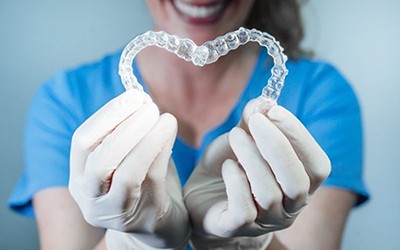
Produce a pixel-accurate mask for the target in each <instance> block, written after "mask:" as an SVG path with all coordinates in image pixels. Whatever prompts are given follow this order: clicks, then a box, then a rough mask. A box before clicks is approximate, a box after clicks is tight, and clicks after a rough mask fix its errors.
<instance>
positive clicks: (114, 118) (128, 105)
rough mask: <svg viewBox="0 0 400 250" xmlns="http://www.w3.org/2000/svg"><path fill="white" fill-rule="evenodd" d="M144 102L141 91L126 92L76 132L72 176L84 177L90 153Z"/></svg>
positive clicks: (72, 147) (73, 139)
mask: <svg viewBox="0 0 400 250" xmlns="http://www.w3.org/2000/svg"><path fill="white" fill-rule="evenodd" d="M143 102H144V94H143V93H141V91H138V90H134V89H132V90H129V91H126V92H124V93H122V94H121V95H119V96H117V97H116V98H114V99H112V100H111V101H109V102H108V103H107V104H106V105H104V106H103V107H102V108H101V109H100V110H98V111H97V112H96V113H94V114H93V115H92V116H91V117H89V119H87V120H86V121H85V122H84V123H83V124H82V125H81V126H80V127H79V128H78V129H77V130H76V131H75V133H74V135H73V138H72V142H71V159H70V163H71V164H70V165H71V175H73V176H77V175H82V173H83V170H84V166H85V163H86V159H87V156H88V155H89V153H90V152H92V151H93V150H94V149H95V148H96V147H97V146H98V145H99V144H100V142H101V141H102V140H103V139H104V138H105V137H106V136H107V135H108V134H109V133H110V132H111V131H113V130H114V129H115V127H117V126H118V124H120V123H121V122H122V121H124V120H125V119H126V118H128V117H129V116H130V115H132V114H133V113H135V112H136V111H137V110H138V109H139V108H140V107H141V106H142V104H143Z"/></svg>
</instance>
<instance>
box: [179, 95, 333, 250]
mask: <svg viewBox="0 0 400 250" xmlns="http://www.w3.org/2000/svg"><path fill="white" fill-rule="evenodd" d="M265 101H266V100H265V99H264V98H258V99H255V100H252V101H251V102H250V103H249V104H248V105H247V106H246V108H245V111H244V113H243V118H242V121H241V124H240V127H235V128H233V129H232V130H231V131H230V132H229V133H227V134H224V135H222V136H220V137H219V138H217V139H216V140H215V141H214V142H213V143H212V144H211V145H210V146H209V148H208V149H207V150H206V152H205V154H204V156H203V158H202V159H201V160H200V162H199V164H198V166H196V168H195V170H194V172H193V173H192V175H191V177H190V179H189V180H188V182H187V184H186V185H185V188H184V199H185V203H186V207H187V209H188V211H189V214H190V217H191V219H192V223H193V230H194V231H193V236H192V243H193V245H194V246H195V247H196V248H197V249H265V248H266V247H267V246H268V244H269V241H270V239H271V238H272V234H271V232H273V231H276V230H280V229H283V228H286V227H288V226H290V225H291V224H292V223H293V221H294V220H295V218H296V216H297V215H298V214H299V212H300V210H301V208H302V207H304V206H305V205H306V203H307V200H308V199H309V197H310V196H311V195H312V194H313V193H314V191H315V190H316V189H317V188H318V186H319V185H320V184H321V183H322V182H323V181H324V179H325V178H326V177H327V176H328V174H329V172H330V161H329V158H328V157H327V155H326V154H325V153H324V151H323V150H322V149H321V148H320V146H319V145H318V144H317V142H316V141H315V140H314V139H313V137H312V136H311V135H310V134H309V133H308V131H307V129H306V128H305V127H304V126H303V125H302V124H301V122H300V121H299V120H298V119H297V118H296V117H295V116H294V115H292V114H291V113H290V112H289V111H287V110H286V109H284V108H283V107H280V106H274V107H272V108H271V109H270V110H269V111H267V110H265V108H266V107H268V105H267V104H268V103H266V102H265ZM263 113H264V114H263Z"/></svg>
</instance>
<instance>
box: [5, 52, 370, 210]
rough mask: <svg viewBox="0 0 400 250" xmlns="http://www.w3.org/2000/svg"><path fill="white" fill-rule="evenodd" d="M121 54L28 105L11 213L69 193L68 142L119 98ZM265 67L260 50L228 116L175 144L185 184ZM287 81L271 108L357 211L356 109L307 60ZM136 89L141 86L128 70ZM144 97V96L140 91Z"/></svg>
mask: <svg viewBox="0 0 400 250" xmlns="http://www.w3.org/2000/svg"><path fill="white" fill-rule="evenodd" d="M120 54H121V51H119V52H117V53H114V54H112V55H109V56H107V57H105V58H103V59H102V60H100V61H98V62H96V63H92V64H87V65H83V66H80V67H78V68H75V69H72V70H67V71H62V72H59V73H58V74H56V75H55V76H54V77H53V78H51V79H50V80H49V81H47V82H45V83H43V84H42V85H41V87H40V88H39V89H38V91H37V93H36V94H35V96H34V97H33V100H32V103H31V105H30V109H29V113H28V119H27V124H26V130H25V144H24V156H25V158H24V159H25V170H24V173H23V175H22V176H21V178H20V180H19V182H18V183H17V184H16V187H15V189H14V191H13V193H12V194H11V196H10V198H9V206H10V207H11V208H12V209H13V210H15V211H16V212H18V213H20V214H23V215H26V216H31V217H32V216H34V211H33V208H32V197H33V196H34V195H35V193H36V192H38V191H40V190H42V189H45V188H49V187H57V186H64V187H66V186H67V185H68V179H69V154H70V144H71V138H72V135H73V133H74V131H75V130H76V128H77V127H79V126H80V125H81V124H82V123H83V122H84V121H85V120H86V119H87V118H88V117H89V116H91V115H92V114H93V113H94V112H95V111H97V110H98V109H99V108H100V107H102V106H103V105H104V104H106V103H107V102H108V101H109V100H111V99H112V98H114V97H116V96H117V95H119V94H121V93H122V92H123V91H124V88H123V86H122V83H121V81H120V78H119V76H118V63H119V58H120ZM271 66H272V61H271V60H270V58H269V57H268V55H267V52H266V50H265V48H263V49H261V50H260V54H259V58H258V60H257V63H256V65H255V67H254V69H253V73H252V75H251V77H250V79H249V81H248V83H247V85H246V87H245V89H244V90H243V93H242V95H241V97H240V98H239V99H238V100H237V102H236V104H235V106H234V107H233V109H232V111H231V113H230V115H229V116H228V117H227V119H226V120H225V121H223V122H222V123H221V124H220V125H218V126H216V127H215V128H213V129H211V130H210V131H209V132H208V133H207V134H206V135H205V136H204V138H203V141H202V144H201V146H200V147H199V148H193V147H191V146H189V145H187V144H185V143H184V142H183V141H182V140H181V139H180V138H179V137H178V138H177V140H176V142H175V145H174V148H173V159H174V161H175V164H176V167H177V171H178V174H179V177H180V180H181V182H182V183H183V184H184V183H185V182H186V181H187V179H188V178H189V176H190V174H191V172H192V170H193V168H194V167H195V165H196V163H197V162H198V160H199V159H200V157H201V156H202V154H203V152H204V150H205V148H206V147H207V146H208V145H209V144H210V143H211V142H212V141H213V140H214V139H215V138H216V137H218V136H219V135H221V134H223V133H225V132H228V131H229V130H230V129H231V128H232V127H234V126H235V125H236V124H237V123H238V122H239V120H240V118H241V114H242V111H243V109H244V106H245V105H246V103H247V102H248V101H249V100H251V99H252V98H255V97H257V96H259V95H260V94H261V91H262V88H263V87H264V86H265V84H266V82H267V79H268V78H269V76H270V70H271ZM287 67H288V69H289V74H288V76H287V78H286V81H285V87H284V88H283V90H282V93H281V96H280V98H279V100H278V103H279V104H280V105H282V106H284V107H285V108H286V109H288V110H290V111H291V112H292V113H293V114H294V115H296V116H297V117H298V118H299V119H300V120H301V122H302V123H303V124H304V125H305V126H306V127H307V129H308V130H309V131H310V133H311V134H312V135H313V136H314V138H315V139H316V140H317V142H318V143H319V144H320V145H321V147H322V148H323V149H324V150H325V152H326V153H327V154H328V156H329V158H330V159H331V164H332V171H331V174H330V176H329V177H328V178H327V180H326V181H325V182H324V184H323V185H325V186H333V187H338V188H344V189H347V190H350V191H353V192H354V193H356V194H358V197H359V199H358V204H361V203H362V202H364V201H365V200H366V199H367V198H368V192H367V190H366V188H365V185H364V182H363V174H362V167H363V145H362V142H363V141H362V124H361V115H360V107H359V104H358V101H357V98H356V96H355V94H354V92H353V90H352V88H351V86H350V85H349V84H348V82H347V81H346V80H345V79H344V78H343V77H342V75H341V74H340V73H339V72H338V71H337V70H336V69H335V68H333V67H332V66H330V65H328V64H326V63H324V62H320V61H313V60H309V59H305V58H302V59H300V60H298V61H288V62H287ZM133 68H134V71H135V75H136V76H137V77H138V80H139V82H141V83H143V80H142V78H141V76H140V72H139V71H138V68H137V65H136V64H135V63H134V65H133ZM144 89H145V91H147V92H148V89H147V87H146V85H144Z"/></svg>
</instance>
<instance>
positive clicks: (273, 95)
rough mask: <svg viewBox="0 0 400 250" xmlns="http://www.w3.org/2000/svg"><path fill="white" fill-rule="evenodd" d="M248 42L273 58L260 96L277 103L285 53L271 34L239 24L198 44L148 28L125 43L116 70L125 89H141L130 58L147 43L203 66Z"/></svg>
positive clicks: (285, 69)
mask: <svg viewBox="0 0 400 250" xmlns="http://www.w3.org/2000/svg"><path fill="white" fill-rule="evenodd" d="M248 42H257V43H258V44H260V45H261V46H263V47H266V48H267V51H268V54H269V55H270V56H271V57H272V58H273V61H274V66H273V67H272V69H271V77H270V78H269V79H268V82H267V84H266V86H265V87H264V88H263V91H262V93H261V96H263V97H266V98H267V99H270V101H273V102H274V103H276V101H277V99H278V97H279V95H280V93H281V90H282V88H283V85H284V82H285V77H286V75H287V74H288V70H287V68H286V65H285V63H286V61H287V56H286V55H285V54H284V53H283V48H282V47H281V46H280V44H279V42H278V41H276V40H275V38H274V37H273V36H271V35H270V34H268V33H266V32H261V31H259V30H256V29H251V30H249V29H246V28H240V29H238V30H237V31H234V32H229V33H227V34H225V35H223V36H220V37H217V38H216V39H214V40H213V41H208V42H206V43H204V44H203V45H201V46H197V45H196V44H195V43H194V42H193V41H192V40H190V39H186V38H185V39H182V38H179V37H178V36H175V35H170V34H167V33H165V32H163V31H158V32H155V31H148V32H146V33H143V34H141V35H138V36H137V37H135V38H134V39H133V40H132V41H130V42H129V43H128V45H127V46H126V47H125V49H124V51H123V52H122V55H121V59H120V63H119V71H118V73H119V75H120V77H121V81H122V83H123V85H124V87H125V89H130V88H135V89H140V90H143V87H142V85H141V84H140V83H139V82H138V81H137V78H136V77H135V75H134V74H133V69H132V62H133V59H134V58H135V56H136V55H137V54H138V53H139V52H140V51H141V50H142V49H144V48H146V47H148V46H157V47H160V48H165V49H166V50H168V51H170V52H172V53H175V54H176V55H177V56H178V57H180V58H182V59H184V60H186V61H191V62H192V63H193V64H194V65H196V66H204V65H206V64H211V63H213V62H215V61H217V60H218V58H219V57H221V56H224V55H226V54H227V53H228V52H229V51H231V50H234V49H237V48H238V47H239V46H240V45H244V44H246V43H248Z"/></svg>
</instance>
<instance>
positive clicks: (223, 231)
mask: <svg viewBox="0 0 400 250" xmlns="http://www.w3.org/2000/svg"><path fill="white" fill-rule="evenodd" d="M222 178H223V180H224V183H225V187H226V195H227V202H221V203H217V204H215V206H212V207H211V208H210V210H209V211H208V212H207V214H206V216H205V220H204V221H205V229H206V231H209V232H212V233H213V234H215V235H217V236H220V237H230V236H232V235H234V233H235V231H236V230H237V229H239V228H240V227H241V226H243V225H246V224H250V223H252V222H254V221H255V219H256V217H257V208H256V206H255V204H254V201H253V197H252V195H251V190H250V187H249V184H248V182H247V178H246V175H245V174H244V172H243V171H242V170H241V169H240V167H239V166H238V165H237V163H236V162H235V161H233V160H230V159H228V160H226V161H225V162H224V163H223V165H222Z"/></svg>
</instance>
